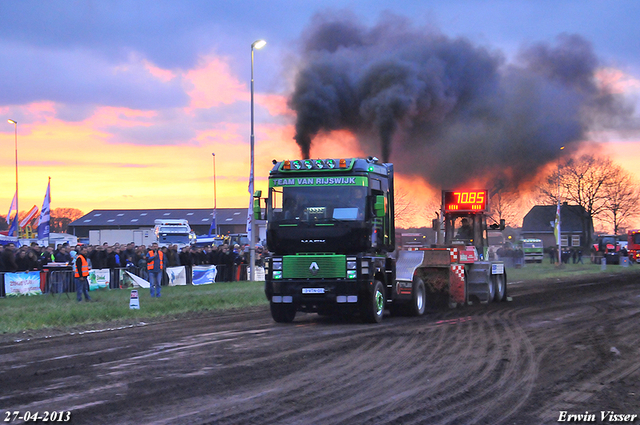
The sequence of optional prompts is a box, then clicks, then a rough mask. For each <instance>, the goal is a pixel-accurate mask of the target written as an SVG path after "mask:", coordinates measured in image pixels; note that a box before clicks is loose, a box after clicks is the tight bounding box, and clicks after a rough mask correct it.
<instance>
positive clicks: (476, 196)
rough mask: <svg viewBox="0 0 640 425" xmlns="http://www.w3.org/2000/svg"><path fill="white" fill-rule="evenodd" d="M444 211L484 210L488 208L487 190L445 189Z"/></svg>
mask: <svg viewBox="0 0 640 425" xmlns="http://www.w3.org/2000/svg"><path fill="white" fill-rule="evenodd" d="M442 192H443V198H444V212H445V213H452V212H482V211H486V210H487V197H488V194H487V191H486V190H443V191H442Z"/></svg>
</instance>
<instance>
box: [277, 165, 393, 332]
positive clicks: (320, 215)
mask: <svg viewBox="0 0 640 425" xmlns="http://www.w3.org/2000/svg"><path fill="white" fill-rule="evenodd" d="M394 245H395V239H394V219H393V165H392V164H383V163H380V162H379V161H378V159H377V158H373V157H370V158H366V159H364V158H328V159H313V160H311V159H304V160H286V161H281V162H275V163H274V167H273V168H272V170H271V172H270V175H269V193H268V198H267V247H268V250H269V252H270V257H269V258H268V259H267V262H266V265H267V272H266V282H265V293H266V296H267V298H268V299H269V301H270V302H271V312H272V316H273V318H274V320H276V321H279V322H289V321H291V320H293V317H294V316H295V312H296V311H309V312H319V313H323V312H328V311H331V310H336V309H338V310H357V309H358V307H359V306H361V307H362V304H363V303H364V304H366V306H365V307H364V308H363V310H364V311H363V312H364V314H365V315H366V316H367V317H368V318H369V319H371V320H374V321H379V319H380V318H381V315H382V313H381V311H380V308H377V309H376V312H375V313H371V308H369V307H370V304H371V303H373V302H380V303H381V304H380V305H384V301H381V300H380V299H379V298H380V294H384V290H382V291H378V292H377V295H372V291H374V290H373V289H372V288H371V286H372V285H373V283H374V282H377V283H379V284H381V282H384V281H386V280H387V279H385V278H384V277H383V276H384V275H385V274H386V273H387V270H389V276H388V280H389V281H391V280H392V276H391V274H392V272H391V270H392V267H391V266H390V265H389V264H390V262H391V261H392V260H391V259H390V258H388V256H387V253H388V252H391V251H393V250H394ZM374 292H375V291H374ZM376 296H377V297H378V299H377V300H371V299H370V298H371V297H376ZM363 299H366V300H369V301H371V303H369V302H368V301H363ZM374 316H375V317H374Z"/></svg>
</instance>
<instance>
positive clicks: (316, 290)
mask: <svg viewBox="0 0 640 425" xmlns="http://www.w3.org/2000/svg"><path fill="white" fill-rule="evenodd" d="M302 293H303V294H324V288H302Z"/></svg>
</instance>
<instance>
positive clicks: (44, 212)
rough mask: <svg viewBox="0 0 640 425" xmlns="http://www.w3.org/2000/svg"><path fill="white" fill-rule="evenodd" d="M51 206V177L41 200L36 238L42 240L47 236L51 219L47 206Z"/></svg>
mask: <svg viewBox="0 0 640 425" xmlns="http://www.w3.org/2000/svg"><path fill="white" fill-rule="evenodd" d="M50 207H51V178H49V184H47V191H46V192H45V194H44V201H42V209H41V210H40V219H39V220H38V239H40V240H42V239H45V238H48V237H49V224H50V221H51V216H50V211H49V208H50Z"/></svg>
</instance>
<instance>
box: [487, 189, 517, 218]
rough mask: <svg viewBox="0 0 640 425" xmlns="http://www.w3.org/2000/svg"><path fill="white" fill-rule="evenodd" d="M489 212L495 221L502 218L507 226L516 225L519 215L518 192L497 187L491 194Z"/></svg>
mask: <svg viewBox="0 0 640 425" xmlns="http://www.w3.org/2000/svg"><path fill="white" fill-rule="evenodd" d="M490 207H491V214H490V215H489V217H490V218H491V219H493V220H494V221H495V222H496V223H500V220H501V219H504V221H505V223H506V224H507V226H513V227H517V226H518V224H519V223H518V221H519V220H520V216H521V211H520V210H521V208H520V194H519V193H517V192H515V191H509V190H506V189H504V188H501V189H497V190H496V191H495V192H494V193H492V196H491V203H490Z"/></svg>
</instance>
